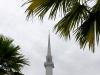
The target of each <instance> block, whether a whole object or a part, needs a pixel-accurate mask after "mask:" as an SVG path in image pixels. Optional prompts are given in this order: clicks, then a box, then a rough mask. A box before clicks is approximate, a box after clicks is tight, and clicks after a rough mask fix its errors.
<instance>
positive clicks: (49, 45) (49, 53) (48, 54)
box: [47, 32, 51, 56]
mask: <svg viewBox="0 0 100 75" xmlns="http://www.w3.org/2000/svg"><path fill="white" fill-rule="evenodd" d="M47 56H51V44H50V32H49V35H48V51H47Z"/></svg>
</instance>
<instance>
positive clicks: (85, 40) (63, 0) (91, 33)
mask: <svg viewBox="0 0 100 75" xmlns="http://www.w3.org/2000/svg"><path fill="white" fill-rule="evenodd" d="M91 2H92V3H93V4H92V6H91V5H89V4H90V3H91ZM25 4H29V6H28V8H27V9H26V12H27V17H28V18H29V17H31V16H33V15H35V16H36V15H37V16H38V17H39V18H40V19H41V20H43V17H44V16H45V14H46V13H47V12H48V11H49V12H48V13H49V16H48V17H49V18H50V19H55V18H56V15H57V13H60V14H63V18H62V19H61V20H60V21H59V22H58V23H57V24H56V25H55V26H54V29H55V30H56V33H59V35H60V36H62V37H65V38H69V37H70V32H73V31H74V34H75V38H76V41H77V42H79V44H80V48H85V47H86V45H87V44H88V47H89V49H90V50H91V51H92V52H94V51H95V43H97V45H98V43H99V34H100V0H28V1H27V2H26V3H25Z"/></svg>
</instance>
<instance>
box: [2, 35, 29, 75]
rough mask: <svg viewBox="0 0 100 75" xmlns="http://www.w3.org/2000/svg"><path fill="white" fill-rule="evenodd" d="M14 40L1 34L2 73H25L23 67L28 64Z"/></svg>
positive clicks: (16, 74)
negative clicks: (22, 70)
mask: <svg viewBox="0 0 100 75" xmlns="http://www.w3.org/2000/svg"><path fill="white" fill-rule="evenodd" d="M19 50H20V47H19V46H15V45H14V44H13V40H12V39H10V38H7V37H5V36H2V35H0V75H23V74H22V73H21V68H22V67H23V66H24V65H28V64H27V61H26V59H25V58H24V56H23V55H22V54H20V53H19Z"/></svg>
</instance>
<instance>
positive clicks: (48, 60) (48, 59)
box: [44, 34, 54, 75]
mask: <svg viewBox="0 0 100 75" xmlns="http://www.w3.org/2000/svg"><path fill="white" fill-rule="evenodd" d="M44 66H45V69H46V75H53V68H54V64H53V62H52V55H51V45H50V34H49V36H48V51H47V56H46V62H45V63H44Z"/></svg>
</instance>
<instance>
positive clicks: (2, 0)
mask: <svg viewBox="0 0 100 75" xmlns="http://www.w3.org/2000/svg"><path fill="white" fill-rule="evenodd" d="M23 3H24V2H23V1H22V0H0V33H1V34H4V35H5V36H9V37H11V38H13V39H14V40H15V42H14V43H15V44H18V45H20V46H21V52H22V53H23V54H24V55H25V57H26V58H27V59H28V60H29V64H30V66H25V67H24V69H23V70H22V72H23V73H24V74H25V75H45V68H44V62H45V57H46V53H47V46H48V33H49V30H50V32H51V50H52V56H53V61H54V65H55V68H54V74H53V75H100V47H96V52H95V53H94V54H93V53H92V52H90V51H89V50H88V48H86V49H85V50H84V51H83V50H82V49H80V48H79V45H78V44H77V43H76V42H75V41H74V38H72V39H71V40H70V41H67V40H64V39H61V38H60V37H59V36H58V35H55V34H54V32H53V30H52V29H53V26H54V24H55V23H56V22H57V21H58V20H59V19H57V20H56V21H51V20H47V18H46V17H45V19H44V22H41V21H39V20H38V19H37V18H34V19H33V20H29V21H26V20H25V18H26V13H25V12H24V11H25V8H26V6H24V7H21V5H22V4H23ZM99 46H100V45H99Z"/></svg>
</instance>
